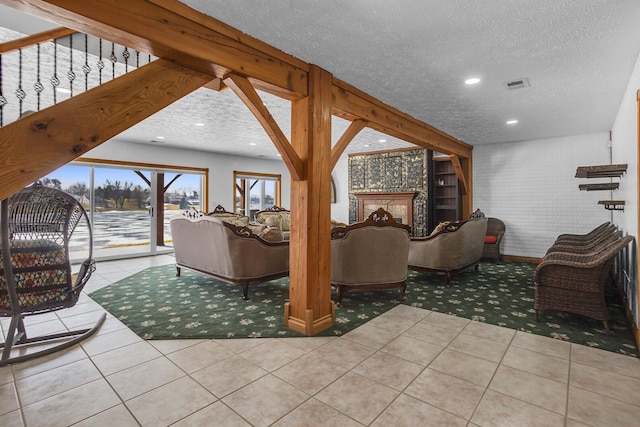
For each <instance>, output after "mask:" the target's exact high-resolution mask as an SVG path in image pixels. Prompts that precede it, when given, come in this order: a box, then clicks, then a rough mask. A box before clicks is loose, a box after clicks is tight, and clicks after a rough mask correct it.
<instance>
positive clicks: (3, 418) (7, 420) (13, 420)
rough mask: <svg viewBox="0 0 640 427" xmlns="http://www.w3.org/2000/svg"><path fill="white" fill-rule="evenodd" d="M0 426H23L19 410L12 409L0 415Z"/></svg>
mask: <svg viewBox="0 0 640 427" xmlns="http://www.w3.org/2000/svg"><path fill="white" fill-rule="evenodd" d="M0 426H2V427H24V422H23V421H22V414H21V413H20V411H12V412H9V413H7V414H4V415H0Z"/></svg>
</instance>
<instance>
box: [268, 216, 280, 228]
mask: <svg viewBox="0 0 640 427" xmlns="http://www.w3.org/2000/svg"><path fill="white" fill-rule="evenodd" d="M264 225H266V226H267V227H273V228H279V229H282V228H281V224H280V215H266V217H265V218H264Z"/></svg>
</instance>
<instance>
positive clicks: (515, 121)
mask: <svg viewBox="0 0 640 427" xmlns="http://www.w3.org/2000/svg"><path fill="white" fill-rule="evenodd" d="M507 124H508V125H515V124H518V121H517V120H516V119H513V120H507Z"/></svg>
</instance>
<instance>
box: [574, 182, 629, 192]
mask: <svg viewBox="0 0 640 427" xmlns="http://www.w3.org/2000/svg"><path fill="white" fill-rule="evenodd" d="M619 186H620V183H618V182H607V183H604V184H580V185H579V186H578V188H580V190H587V191H600V190H617V189H618V187H619Z"/></svg>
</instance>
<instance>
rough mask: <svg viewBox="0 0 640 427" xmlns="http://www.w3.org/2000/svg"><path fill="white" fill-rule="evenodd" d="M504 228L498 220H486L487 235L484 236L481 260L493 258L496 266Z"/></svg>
mask: <svg viewBox="0 0 640 427" xmlns="http://www.w3.org/2000/svg"><path fill="white" fill-rule="evenodd" d="M505 230H506V227H505V225H504V222H502V221H501V220H499V219H498V218H487V234H486V235H485V236H484V247H483V249H482V258H495V260H496V264H497V263H499V262H500V258H501V257H502V255H501V254H500V243H501V242H502V237H504V232H505Z"/></svg>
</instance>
